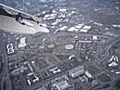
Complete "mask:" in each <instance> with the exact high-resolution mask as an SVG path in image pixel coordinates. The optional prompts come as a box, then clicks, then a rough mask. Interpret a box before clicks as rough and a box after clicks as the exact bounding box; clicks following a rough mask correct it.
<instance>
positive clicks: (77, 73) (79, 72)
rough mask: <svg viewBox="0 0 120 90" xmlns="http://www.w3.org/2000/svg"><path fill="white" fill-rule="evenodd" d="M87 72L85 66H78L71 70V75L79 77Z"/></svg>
mask: <svg viewBox="0 0 120 90" xmlns="http://www.w3.org/2000/svg"><path fill="white" fill-rule="evenodd" d="M84 72H85V69H84V66H78V67H75V68H73V69H71V70H70V71H69V76H70V77H72V78H77V77H79V76H80V75H83V74H84Z"/></svg>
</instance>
